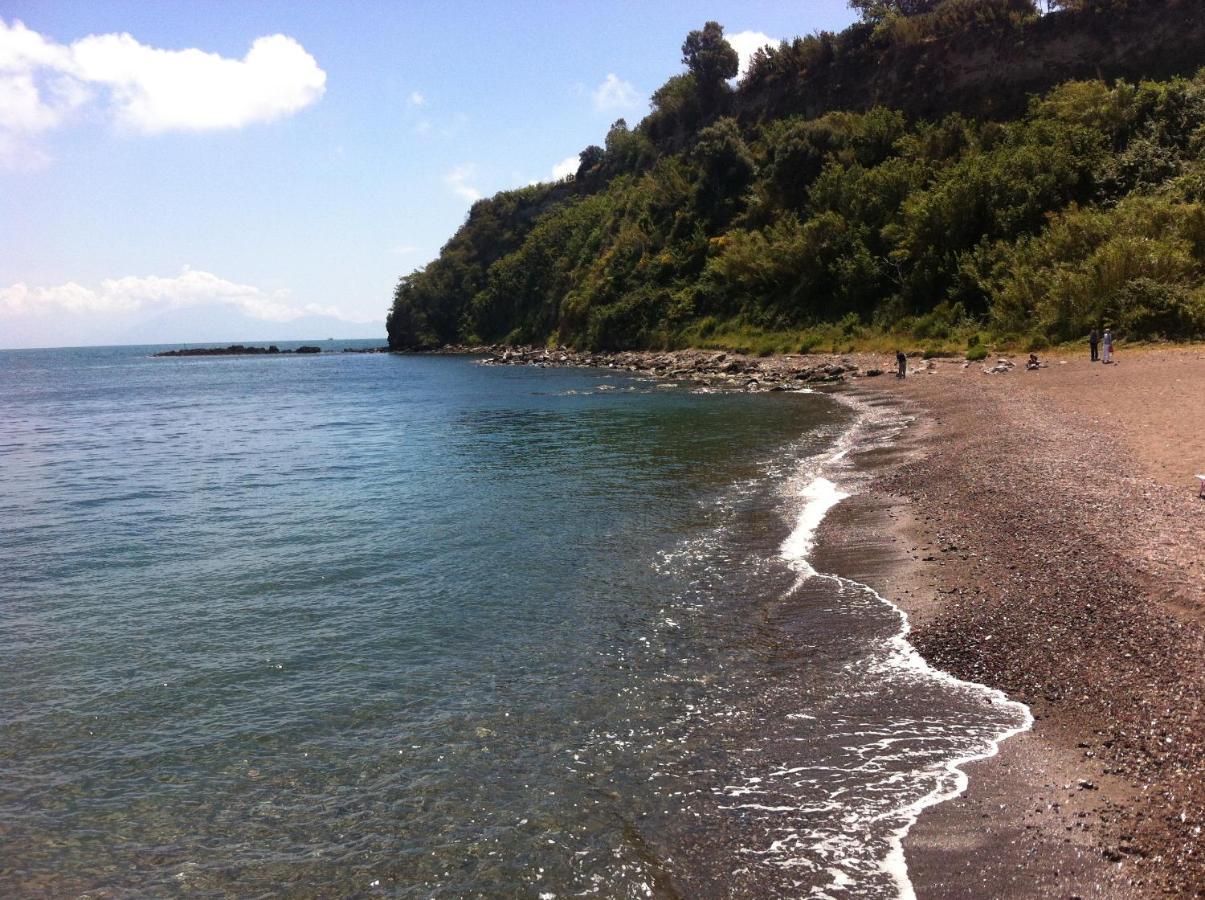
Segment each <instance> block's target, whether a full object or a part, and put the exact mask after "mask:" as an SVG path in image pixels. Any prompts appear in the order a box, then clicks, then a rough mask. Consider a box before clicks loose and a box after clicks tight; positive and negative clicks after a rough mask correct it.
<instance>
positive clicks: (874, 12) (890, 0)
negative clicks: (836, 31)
mask: <svg viewBox="0 0 1205 900" xmlns="http://www.w3.org/2000/svg"><path fill="white" fill-rule="evenodd" d="M940 2H941V0H849V6H850V9H856V10H857V11H858V13H859V14H860V15H861V16H862V20H863V21H865V22H881V21H882V20H883V19H885V18H887V17H888V16H889V15H891V14H893V13H894V14H895V15H900V16H916V15H920V14H921V13H927V12H932V11H933V10H934V9H935V8H936V7H937V6H938V5H939V3H940Z"/></svg>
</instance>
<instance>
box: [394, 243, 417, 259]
mask: <svg viewBox="0 0 1205 900" xmlns="http://www.w3.org/2000/svg"><path fill="white" fill-rule="evenodd" d="M389 252H390V253H394V254H396V255H398V256H409V255H410V254H411V253H418V247H416V246H414V245H413V244H398V245H397V246H396V247H390V248H389Z"/></svg>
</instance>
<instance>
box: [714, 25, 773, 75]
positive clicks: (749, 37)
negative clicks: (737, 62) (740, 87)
mask: <svg viewBox="0 0 1205 900" xmlns="http://www.w3.org/2000/svg"><path fill="white" fill-rule="evenodd" d="M724 37H725V38H727V40H728V43H730V44H731V45H732V49H733V50H735V51H736V55H737V56H739V57H740V58H741V67H740V71H739V72H737V78H740V77H742V76H744V74H745V73H746V72H748V71H749V61H750V60H752V59H753V54H754V53H756V52H757V51H758V50H760V49H761V48H762V47H765V46H766V45H767V44H769V45H770V46H771V47H777V46H778V45H779V43H780V42H779V40H778V38H772V37H770V35H768V34H763V33H762V32H760V31H738V32H737V33H736V34H728V35H725V36H724Z"/></svg>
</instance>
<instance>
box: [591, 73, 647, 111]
mask: <svg viewBox="0 0 1205 900" xmlns="http://www.w3.org/2000/svg"><path fill="white" fill-rule="evenodd" d="M590 96H591V97H593V98H594V108H595V109H596V110H598V111H599V112H605V113H614V112H620V111H622V110H625V109H633V108H634V107H636V106H637V105H638V104H639V103H640V95H639V94H637V93H636V88H634V87H633V86H632V84H631V82H628V81H624V80H623V79H621V78H620V77H619V76H618V75H616V74H615V73H614V72H609V73H608V74H607V77H606V78H604V79H603V82H602V84H600V85H599V86H598V87H596V88H595V89H594V92H593V93H592V94H591V95H590Z"/></svg>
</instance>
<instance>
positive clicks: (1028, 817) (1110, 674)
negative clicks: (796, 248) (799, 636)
mask: <svg viewBox="0 0 1205 900" xmlns="http://www.w3.org/2000/svg"><path fill="white" fill-rule="evenodd" d="M1084 356H1085V357H1086V356H1087V354H1086V353H1085V354H1084ZM1017 361H1018V362H1021V360H1020V359H1018V360H1017ZM1043 361H1044V362H1046V363H1047V367H1045V368H1042V369H1039V370H1037V371H1032V372H1030V371H1025V370H1024V369H1023V368H1021V367H1018V368H1016V369H1013V370H1012V371H1009V372H1007V373H1003V374H996V375H985V374H983V368H984V364H971V365H970V366H964V364H963V363H962V362H961V361H958V362H954V361H941V362H933V363H931V364H929V365H928V366H927V367H925V368H924V369H921V370H919V371H916V369H917V362H914V363H913V366H914V373H913V374H912V375H911V376H910V377H909V378H907V379H905V380H903V381H899V380H897V379H895V378H884V377H880V378H878V379H862V380H860V381H859V382H858V383H857V386H856V387H855V388H854V389H855V390H857V391H859V392H860V393H863V394H864V395H867V396H870V397H874V398H876V399H878V400H880V401H884V400H887V401H890V402H897V403H903V404H904V405H905V407H906V408H907V409H909V410H911V411H912V413H913V414H914V416H915V423H914V425H913V426H912V428H911V429H910V430H909V432H908V433H907V434H906V435H905V439H904V441H903V442H902V443H901V445H900V447H899V448H897V449H896V451H895V452H894V454H893V455H894V458H886V459H881V460H876V461H871V464H875V465H878V467H879V470H880V472H881V475H880V477H879V479H878V491H877V492H874V493H872V494H870V495H866V496H864V497H862V498H856V499H855V500H854V501H853V502H851V503H850V504H848V508H847V509H845V510H843V511H842V512H841V513H840V515H835V516H834V517H833V518H832V520H831V522H830V523H827V524H828V528H829V531H828V534H829V536H830V539H832V540H839V539H840V538H839V537H837V535H838V534H840V533H854V534H860V535H862V538H861V539H862V540H863V541H870V542H875V543H876V544H877V547H876V548H875V549H876V552H875V553H865V554H861V557H862V558H865V559H874V558H890V559H892V563H891V564H890V565H886V566H882V565H880V567H879V568H880V571H877V572H861V573H859V572H857V571H856V565H857V564H856V559H857V558H858V557H859V554H857V553H850V554H849V555H848V560H847V563H846V565H847V567H851V566H852V567H853V568H854V569H855V571H852V572H851V574H852V575H853V577H855V578H860V580H865V581H867V582H868V583H870V584H871V585H872V586H874V587H876V589H878V590H880V592H882V593H883V594H884V595H885V596H887V597H889V598H890V599H892V600H893V601H894V602H896V603H898V604H899V605H900V606H901V607H903V608H904V609H905V610H906V611H907V612H908V613H909V615H910V617H911V619H912V621H913V624H914V632H913V635H912V640H913V643H914V644H915V645H916V646H917V648H918V649H919V650H920V651H921V652H922V653H923V654H924V655H925V657H926V658H927V659H928V660H929V661H930V662H931V663H933V664H934V665H937V666H939V667H941V668H944V669H947V670H949V671H951V672H953V673H954V674H956V675H958V676H959V677H962V678H967V679H970V680H974V681H979V682H982V683H985V684H988V685H991V686H993V687H999V688H1001V689H1003V690H1005V691H1006V692H1008V693H1009V694H1010V695H1011V696H1013V697H1015V698H1017V699H1020V700H1023V701H1025V702H1026V703H1029V704H1030V706H1031V708H1032V709H1033V712H1034V715H1035V718H1036V720H1037V721H1036V723H1035V727H1034V729H1033V730H1032V731H1030V732H1028V733H1026V734H1024V735H1022V736H1019V737H1017V738H1013V739H1011V740H1010V741H1007V742H1006V743H1005V744H1004V745H1003V747H1002V751H1001V753H1000V755H999V756H998V757H996V758H994V759H991V760H987V761H984V762H980V763H975V764H973V765H971V766H970V767H968V772H969V774H970V776H971V780H970V787H969V789H968V791H967V793H966V794H965V795H964V796H963V797H962V798H959V799H957V800H955V801H953V802H950V803H947V804H943V805H941V806H938V807H935V808H933V809H932V810H930V811H928V812H926V813H925V814H924V815H923V816H922V818H921V820H920V822H919V823H918V824H917V826H916V827H915V828H914V829H913V831H912V833H911V835H910V836H909V839H908V840H907V842H906V844H905V849H906V851H907V854H908V863H909V868H910V871H911V873H912V877H913V880H914V882H915V884H916V887H917V893H918V896H920V897H982V896H994V897H1048V896H1084V897H1088V896H1099V897H1134V896H1166V895H1167V894H1172V895H1178V896H1194V895H1199V894H1201V893H1202V892H1205V868H1203V856H1205V854H1203V851H1202V847H1203V845H1205V836H1203V835H1202V827H1203V824H1205V808H1203V807H1205V789H1203V785H1205V743H1203V741H1205V716H1203V713H1202V702H1203V700H1205V628H1203V623H1205V568H1203V566H1205V500H1198V499H1197V497H1196V481H1195V479H1194V477H1193V476H1194V475H1195V474H1196V472H1198V471H1201V472H1205V426H1203V423H1202V422H1201V418H1200V416H1201V413H1200V411H1199V410H1200V405H1201V401H1202V399H1205V350H1203V349H1201V348H1187V349H1180V350H1167V351H1148V352H1140V353H1129V354H1126V353H1123V354H1121V355H1120V363H1119V364H1118V365H1115V366H1112V365H1111V366H1102V365H1100V364H1092V363H1090V362H1089V361H1088V360H1087V359H1086V358H1084V359H1067V360H1065V361H1064V360H1063V359H1060V358H1057V357H1055V358H1051V359H1044V360H1043ZM992 362H994V360H993V361H992ZM863 365H864V366H865V365H866V363H865V362H864V363H863ZM859 520H860V522H859ZM851 522H855V523H858V527H856V528H853V529H852V530H851V529H849V528H848V525H849V523H851Z"/></svg>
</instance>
